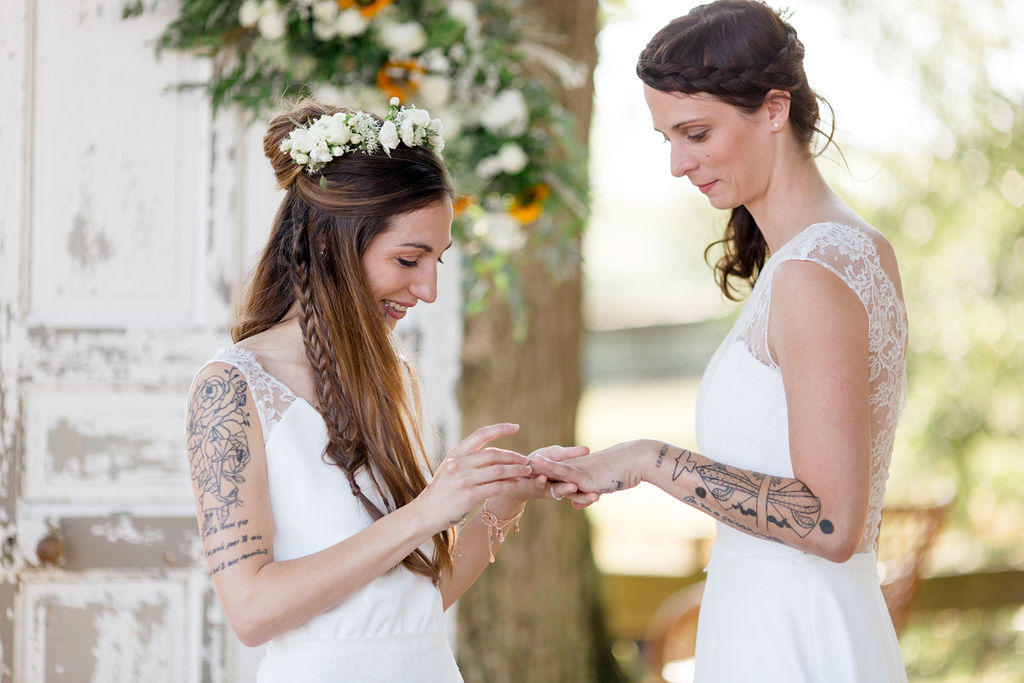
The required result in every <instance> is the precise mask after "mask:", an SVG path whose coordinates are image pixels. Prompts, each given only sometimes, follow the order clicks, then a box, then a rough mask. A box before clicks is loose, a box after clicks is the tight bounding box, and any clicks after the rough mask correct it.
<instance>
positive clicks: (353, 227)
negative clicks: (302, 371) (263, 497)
mask: <svg viewBox="0 0 1024 683" xmlns="http://www.w3.org/2000/svg"><path fill="white" fill-rule="evenodd" d="M339 111H348V110H346V109H342V108H339V107H329V106H326V105H323V104H319V103H316V102H310V101H306V102H302V103H299V104H298V105H296V108H295V109H294V110H292V111H290V112H288V113H286V114H282V115H280V116H278V117H276V118H274V119H273V120H272V121H271V122H270V125H269V126H268V128H267V133H266V136H265V137H264V138H263V151H264V153H265V154H266V156H267V158H268V159H270V163H271V165H272V166H273V168H274V175H275V177H276V179H277V184H278V187H280V188H282V189H285V190H286V191H287V193H286V194H285V197H284V199H283V200H282V202H281V206H280V208H279V209H278V211H277V216H276V217H275V218H274V225H273V228H272V229H271V233H270V238H269V239H268V240H267V244H266V246H265V247H264V249H263V252H262V254H261V255H260V258H259V261H258V262H257V264H256V266H255V268H254V270H253V272H252V275H251V278H250V280H249V282H248V285H247V286H246V288H245V291H244V294H243V296H242V298H241V299H240V301H239V305H238V306H237V308H236V312H235V317H234V321H233V324H232V326H231V336H232V338H233V339H234V340H235V341H236V342H237V341H239V340H242V339H245V338H247V337H251V336H252V335H254V334H258V333H260V332H262V331H264V330H266V329H268V328H270V327H271V326H273V325H276V324H277V323H279V322H281V321H282V320H284V318H285V316H286V314H287V313H288V311H289V310H290V309H291V308H292V305H293V304H296V303H297V304H298V306H297V308H298V313H299V323H300V326H301V328H302V339H303V343H304V345H305V351H306V358H307V359H308V360H309V363H310V365H311V366H312V367H313V376H314V378H315V384H316V393H317V400H318V403H319V411H320V414H321V415H322V416H323V418H324V422H325V423H326V424H327V435H328V441H327V448H326V449H325V453H324V459H325V461H328V462H331V463H333V464H335V465H337V466H338V467H339V468H341V470H342V471H343V472H344V473H345V475H346V476H347V478H348V482H349V485H350V487H351V489H352V494H353V495H355V496H357V497H358V498H359V499H360V501H361V502H362V504H363V507H365V508H366V510H367V511H368V512H369V513H370V515H371V516H372V517H373V519H375V520H376V519H380V518H381V517H383V516H384V514H385V512H384V511H383V510H380V509H378V508H377V506H376V505H374V503H373V502H372V501H370V499H369V498H368V497H367V496H366V494H365V493H364V492H363V491H362V490H361V489H360V487H359V485H358V484H357V483H356V479H355V474H356V472H358V471H359V469H360V468H363V467H365V468H366V470H367V473H368V474H369V475H370V477H371V479H372V481H373V484H374V486H375V487H376V489H377V491H378V492H379V493H380V494H381V497H382V498H383V499H384V504H385V506H386V507H387V508H388V509H389V511H390V510H393V509H397V508H398V507H401V506H403V505H405V504H406V503H409V502H410V501H411V500H413V499H414V498H415V497H416V496H417V495H418V494H419V493H420V492H421V491H423V489H424V488H425V487H426V485H427V472H428V471H429V469H430V463H429V461H428V458H427V455H426V452H425V449H424V442H423V438H422V434H421V431H420V423H421V415H420V410H419V405H418V400H417V392H416V378H415V376H414V375H413V374H412V368H411V366H409V364H408V363H405V362H404V361H403V360H402V359H401V357H400V356H399V354H398V352H397V351H396V349H395V346H394V343H393V338H392V336H391V334H390V333H389V332H388V330H387V327H386V325H385V322H384V320H383V318H382V316H381V313H380V308H379V304H378V302H376V301H374V300H373V298H372V297H371V295H370V291H369V288H368V286H367V283H366V278H365V275H364V272H363V267H362V261H361V258H362V255H363V254H364V253H365V251H366V248H367V246H368V245H369V244H370V241H371V240H372V239H373V237H374V236H375V235H378V234H380V233H381V232H383V231H385V230H387V229H388V227H389V219H390V218H391V217H392V216H397V215H399V214H403V213H406V212H409V211H415V210H417V209H421V208H424V207H426V206H429V205H430V204H432V203H434V202H437V201H441V200H443V199H444V198H445V197H449V198H451V197H453V196H454V192H453V190H452V185H451V181H450V180H449V177H448V172H447V170H446V168H445V165H444V162H443V161H442V160H441V158H440V157H439V156H438V155H437V154H436V153H435V152H433V151H431V150H429V149H427V148H426V147H407V146H405V145H404V144H400V145H399V146H398V147H397V148H396V149H393V150H391V154H390V156H389V155H387V154H385V153H384V152H383V151H382V150H380V149H378V151H377V152H375V153H372V154H365V153H362V152H350V153H348V154H345V155H344V156H341V157H338V158H335V159H333V160H332V161H330V162H328V163H327V165H326V166H324V168H323V169H322V170H321V171H320V172H318V173H315V174H312V175H310V174H308V173H306V172H305V168H304V167H302V166H299V165H297V164H295V163H294V162H293V161H292V159H291V157H290V156H289V155H288V153H287V152H282V151H281V150H280V149H279V147H280V145H281V141H282V140H284V139H285V138H286V137H287V136H288V134H289V133H290V132H291V131H292V130H293V129H294V128H295V125H296V124H295V122H301V123H303V124H306V123H307V122H309V121H312V120H314V119H316V118H318V117H320V116H322V115H324V114H333V113H336V112H339ZM321 177H322V178H323V179H324V180H325V182H326V186H325V187H326V189H325V188H324V187H321ZM453 539H454V535H453V531H452V530H451V529H447V530H445V531H443V532H441V533H438V534H436V535H435V536H434V538H433V543H434V553H433V557H432V558H431V557H427V555H426V554H425V553H423V552H422V551H421V550H419V549H417V550H415V551H413V552H412V554H410V555H409V556H408V557H406V558H405V559H404V560H402V563H403V564H404V565H405V566H406V567H408V568H409V569H410V570H412V571H414V572H416V573H418V574H422V575H424V576H428V577H430V578H431V579H432V580H433V581H434V582H435V583H436V582H437V581H438V580H439V579H440V575H441V573H442V572H444V571H450V570H451V567H452V560H451V551H452V544H453Z"/></svg>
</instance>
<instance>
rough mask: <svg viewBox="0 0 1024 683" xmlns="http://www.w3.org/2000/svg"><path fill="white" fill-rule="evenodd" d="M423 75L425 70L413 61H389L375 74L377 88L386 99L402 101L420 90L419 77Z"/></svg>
mask: <svg viewBox="0 0 1024 683" xmlns="http://www.w3.org/2000/svg"><path fill="white" fill-rule="evenodd" d="M424 73H426V69H425V68H423V65H422V64H420V63H419V62H417V61H416V60H415V59H406V60H404V61H398V62H396V61H389V62H387V63H386V64H385V65H384V66H382V67H381V68H380V71H378V72H377V87H378V88H380V89H381V90H383V91H384V92H385V93H387V96H388V97H397V98H398V99H400V100H404V99H407V98H408V97H409V95H411V94H412V93H414V92H416V91H417V90H419V89H420V76H422V75H423V74H424Z"/></svg>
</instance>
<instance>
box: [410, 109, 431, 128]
mask: <svg viewBox="0 0 1024 683" xmlns="http://www.w3.org/2000/svg"><path fill="white" fill-rule="evenodd" d="M405 118H406V119H408V120H409V121H412V122H413V123H414V124H416V125H417V126H425V125H427V124H428V123H430V113H429V112H428V111H427V110H426V109H406V110H405Z"/></svg>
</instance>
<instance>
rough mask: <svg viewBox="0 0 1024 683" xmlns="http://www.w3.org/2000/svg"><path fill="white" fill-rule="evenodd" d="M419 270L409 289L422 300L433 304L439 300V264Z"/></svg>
mask: <svg viewBox="0 0 1024 683" xmlns="http://www.w3.org/2000/svg"><path fill="white" fill-rule="evenodd" d="M417 270H418V271H419V272H417V273H416V280H415V281H414V282H413V283H412V285H410V287H409V291H410V292H411V293H412V295H413V296H415V297H416V298H417V299H419V300H420V301H423V302H426V303H428V304H432V303H434V301H436V300H437V264H433V265H431V266H427V267H425V268H417Z"/></svg>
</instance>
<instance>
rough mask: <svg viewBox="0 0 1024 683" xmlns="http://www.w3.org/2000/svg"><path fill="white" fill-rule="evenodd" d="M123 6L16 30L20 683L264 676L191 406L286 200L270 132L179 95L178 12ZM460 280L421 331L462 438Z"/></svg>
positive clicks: (57, 2) (8, 270)
mask: <svg viewBox="0 0 1024 683" xmlns="http://www.w3.org/2000/svg"><path fill="white" fill-rule="evenodd" d="M168 5H171V6H170V7H168ZM122 6H123V2H122V0H10V1H9V2H7V3H6V4H5V6H4V15H5V16H4V20H3V21H0V92H3V93H4V94H5V96H6V99H7V104H6V105H5V106H4V107H3V108H2V109H0V169H2V171H0V174H2V175H0V179H2V182H0V524H2V530H3V536H2V538H3V539H4V544H3V547H2V576H0V662H2V669H0V681H9V680H12V677H13V680H15V681H19V682H25V683H29V682H32V683H35V682H36V681H48V682H49V681H74V682H76V683H77V682H80V681H97V682H99V681H102V682H103V683H110V682H112V681H124V682H129V681H130V682H133V683H134V682H149V681H153V682H157V681H159V682H164V681H166V682H168V683H179V682H181V681H242V680H250V681H251V680H252V661H253V659H254V657H253V653H246V652H245V650H244V649H243V648H241V646H240V645H239V644H238V643H237V640H235V638H234V637H233V635H232V634H231V632H230V630H229V629H228V628H227V627H226V625H225V623H224V619H223V616H222V614H221V612H220V608H219V606H218V605H217V602H216V597H215V596H214V594H213V592H212V590H211V588H210V584H209V580H208V577H207V572H206V570H205V567H204V566H203V565H202V564H201V552H200V546H199V540H198V534H197V531H196V523H195V519H194V517H193V514H194V513H193V507H192V500H191V490H190V483H189V478H188V458H187V455H186V453H185V450H184V446H183V418H184V401H185V392H186V390H187V388H188V383H189V380H190V378H191V377H192V375H193V373H194V372H195V371H196V369H198V367H199V366H200V365H201V364H202V363H203V362H204V361H205V360H206V359H207V358H208V357H209V356H210V355H212V352H213V351H214V350H215V349H216V347H217V346H219V345H221V344H224V343H227V342H228V341H229V340H228V337H227V334H226V326H227V322H228V315H229V307H230V300H231V296H232V295H233V294H234V291H235V289H236V286H237V284H238V282H239V281H240V279H241V278H242V277H243V275H244V272H245V270H246V268H247V267H248V266H249V264H250V260H251V258H252V256H253V254H254V253H255V252H256V251H257V250H258V249H259V247H260V245H261V243H262V241H263V239H264V237H265V234H266V231H267V229H268V227H269V224H270V220H271V218H272V216H273V211H274V208H275V206H276V204H277V202H278V201H279V199H280V195H279V193H277V192H276V191H274V190H273V189H272V187H273V185H272V183H273V180H272V175H271V173H270V170H269V166H268V164H267V163H266V161H265V160H264V159H263V157H262V146H261V144H260V139H261V136H262V125H261V124H257V125H255V126H252V127H250V128H246V127H245V125H244V120H243V117H242V116H241V115H239V114H238V113H227V114H220V115H218V116H217V117H216V118H215V117H213V116H212V114H211V112H210V109H209V106H208V105H207V103H206V101H205V99H204V96H203V95H202V94H201V93H200V92H197V91H185V92H181V91H177V90H173V89H168V88H167V86H168V85H171V84H174V83H179V82H182V81H195V80H201V79H202V78H204V76H205V75H206V73H207V69H208V65H207V64H205V63H204V62H202V61H199V60H196V59H193V58H190V57H187V56H184V55H180V54H176V53H172V52H165V53H164V54H163V55H162V57H161V59H160V60H159V61H157V59H156V58H155V57H154V53H153V47H152V41H153V39H154V38H155V37H156V35H158V34H159V32H160V30H161V29H162V27H163V26H165V25H166V24H167V22H168V20H169V19H170V17H171V15H172V13H173V3H157V7H158V8H159V9H158V11H157V12H156V13H151V14H146V15H143V16H142V17H140V18H136V19H132V20H130V21H123V20H122V19H121V8H122ZM454 260H455V259H453V261H454ZM445 275H446V276H447V277H445V278H444V280H443V281H442V282H441V283H440V288H441V290H442V292H441V296H440V300H439V303H438V304H435V305H434V306H431V307H430V310H429V311H428V312H427V313H426V315H423V316H422V317H418V316H417V317H413V318H412V319H411V320H410V321H409V323H410V324H409V325H408V326H406V328H407V329H408V330H411V332H407V333H406V334H407V336H408V341H409V344H410V345H411V346H412V347H413V349H414V351H418V352H419V355H420V357H421V362H420V368H421V372H422V374H423V377H424V382H425V385H426V398H427V406H428V410H429V413H430V415H431V417H432V418H433V421H434V423H435V424H436V425H438V426H439V427H440V429H441V432H442V434H457V433H458V430H459V425H458V415H457V408H456V403H455V400H454V386H455V381H456V380H457V376H458V370H459V366H458V353H459V347H460V344H461V323H460V321H459V313H458V311H459V301H458V286H457V273H456V272H455V269H454V268H453V269H451V270H449V271H447V272H446V273H445ZM415 310H416V311H417V312H419V311H420V309H419V308H417V309H415Z"/></svg>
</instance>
